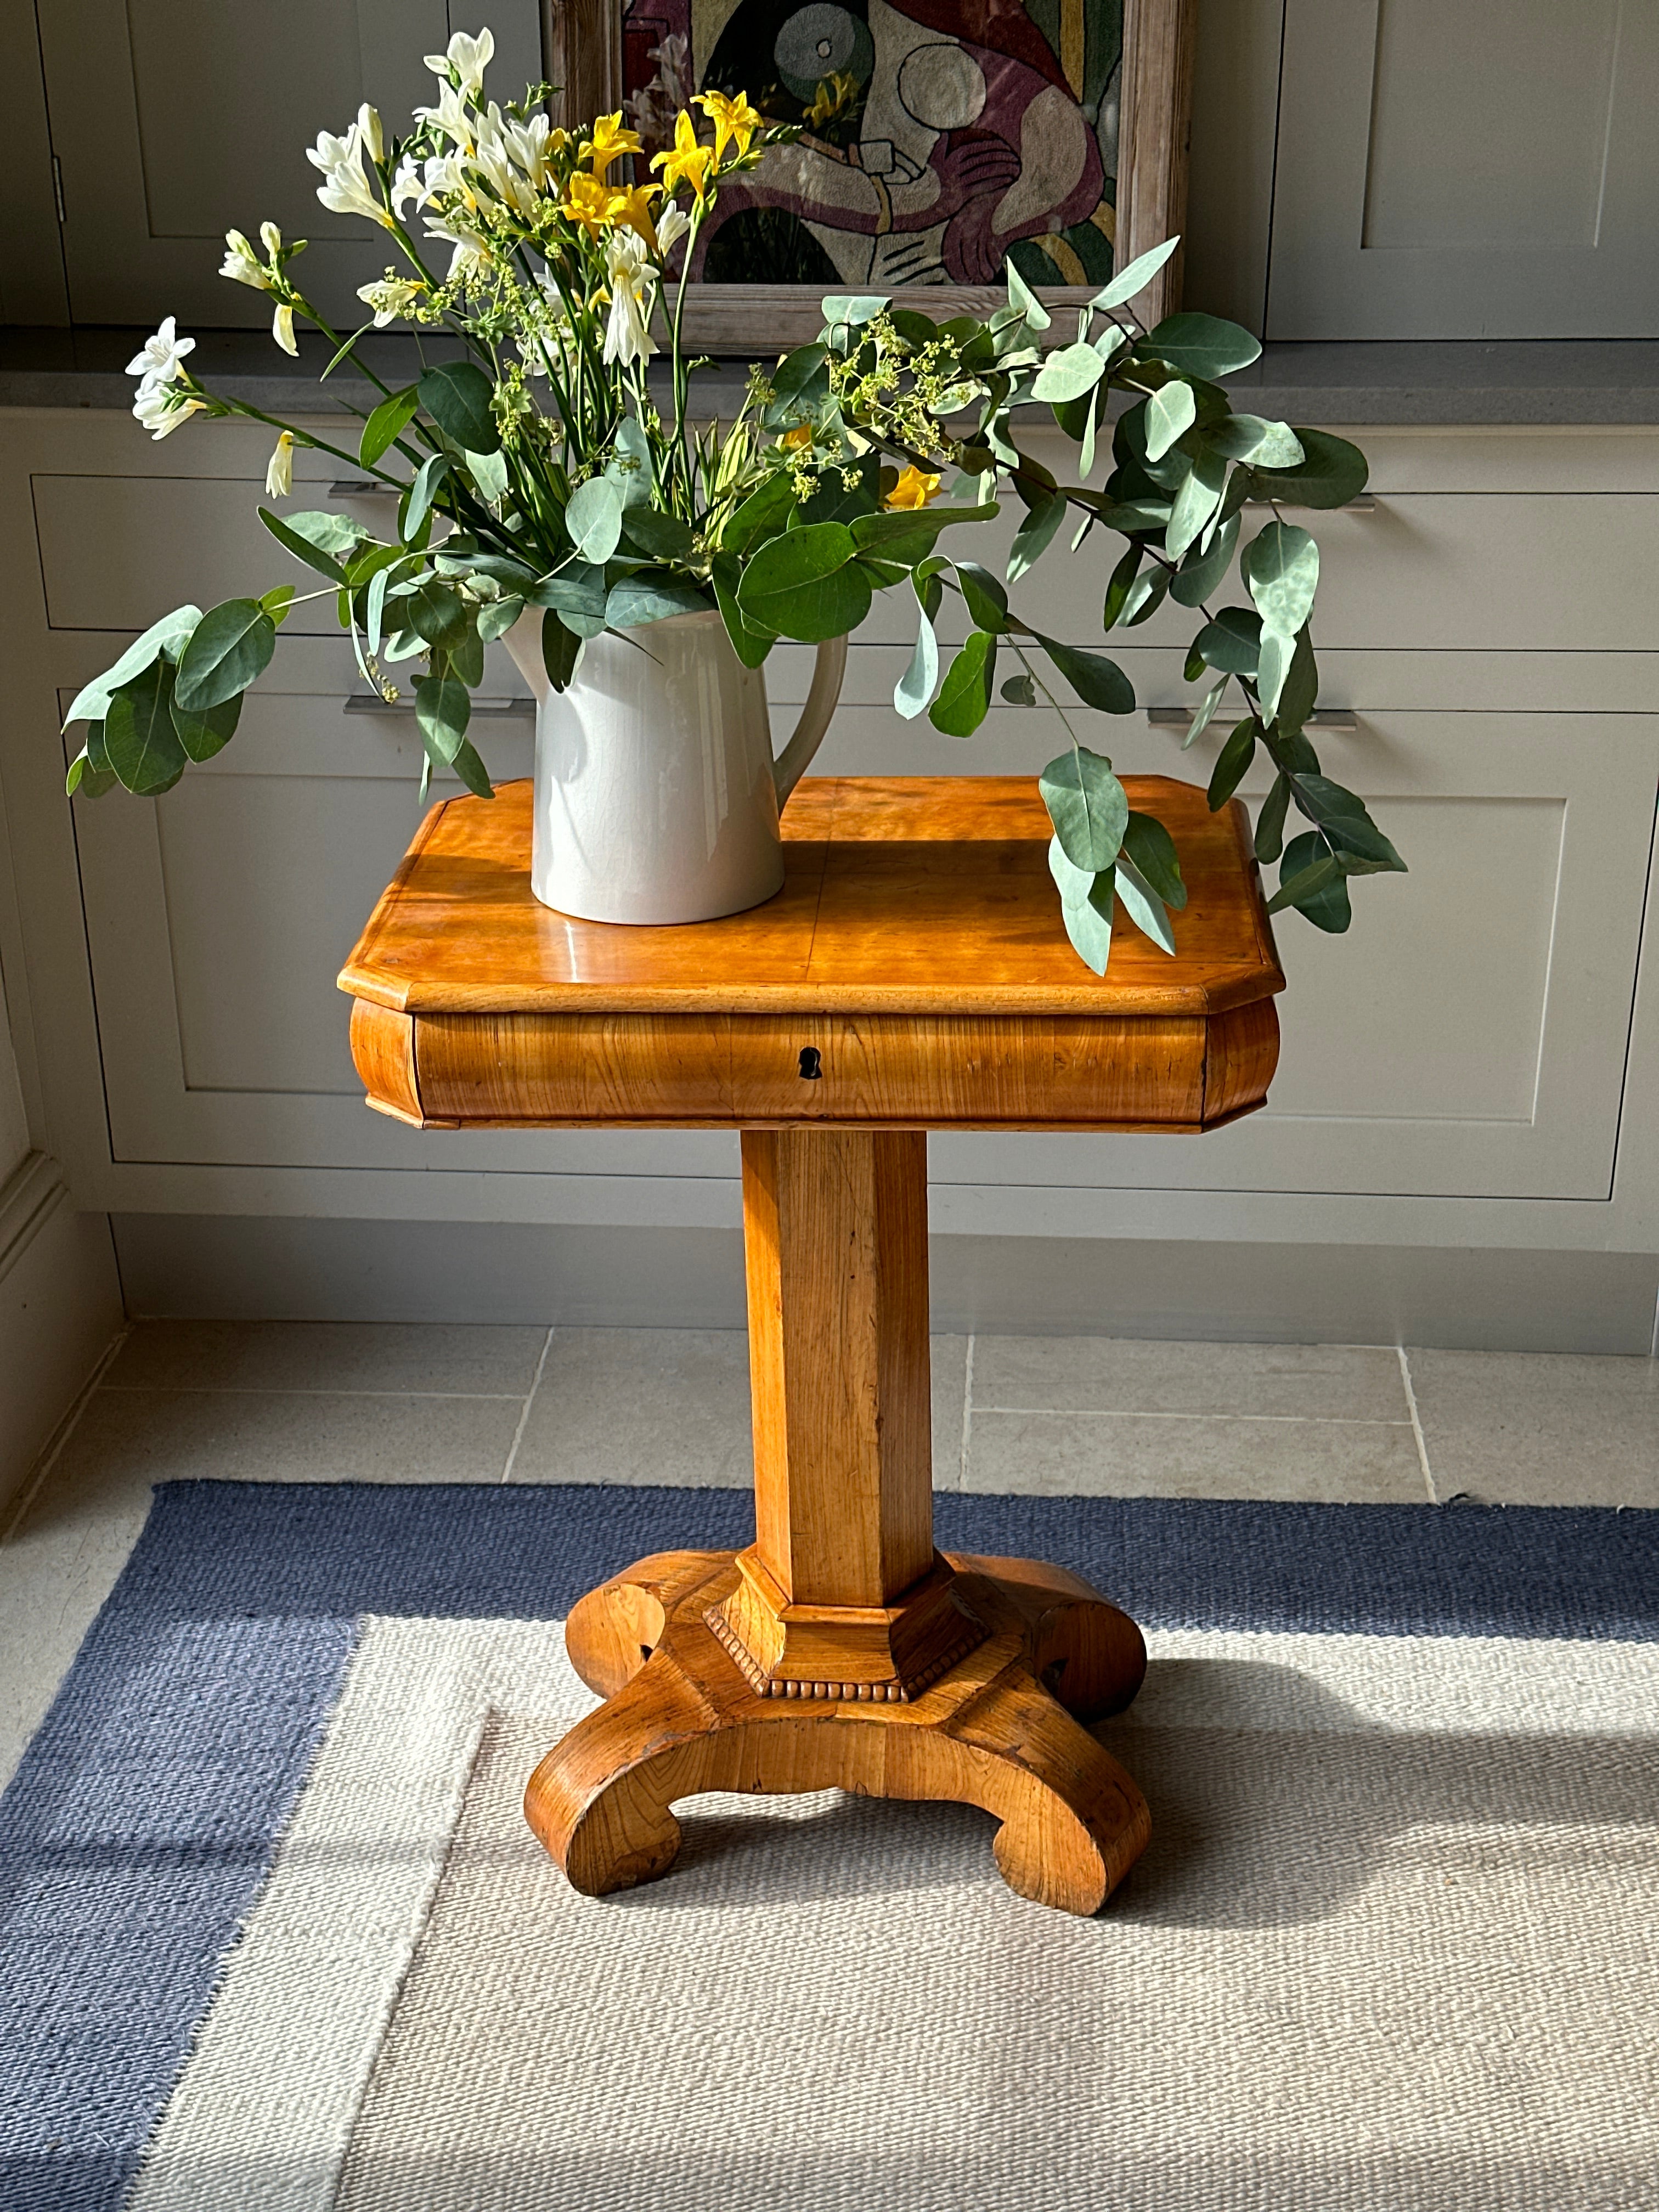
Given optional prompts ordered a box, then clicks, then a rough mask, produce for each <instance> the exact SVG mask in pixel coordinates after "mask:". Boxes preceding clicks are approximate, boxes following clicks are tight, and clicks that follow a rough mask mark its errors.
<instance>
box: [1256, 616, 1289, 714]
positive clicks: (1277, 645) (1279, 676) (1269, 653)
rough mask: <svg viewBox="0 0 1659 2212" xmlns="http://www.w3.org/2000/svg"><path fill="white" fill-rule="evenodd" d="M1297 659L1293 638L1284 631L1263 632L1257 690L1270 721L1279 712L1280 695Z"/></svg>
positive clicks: (1262, 707)
mask: <svg viewBox="0 0 1659 2212" xmlns="http://www.w3.org/2000/svg"><path fill="white" fill-rule="evenodd" d="M1294 659H1296V640H1295V639H1294V638H1293V637H1286V636H1285V634H1284V632H1283V631H1282V630H1276V629H1263V630H1262V633H1261V659H1260V660H1259V661H1258V663H1257V665H1256V671H1255V688H1256V691H1257V693H1258V695H1259V696H1260V698H1261V711H1262V713H1263V714H1266V715H1267V716H1268V717H1269V718H1270V719H1271V718H1272V717H1273V715H1275V714H1277V713H1278V712H1279V695H1280V693H1281V692H1282V691H1283V690H1284V688H1285V678H1286V677H1287V676H1288V675H1289V674H1290V672H1291V662H1292V661H1293V660H1294Z"/></svg>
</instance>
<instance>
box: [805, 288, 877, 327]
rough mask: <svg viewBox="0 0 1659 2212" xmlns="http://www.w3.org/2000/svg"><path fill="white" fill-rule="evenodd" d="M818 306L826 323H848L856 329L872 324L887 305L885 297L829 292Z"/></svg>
mask: <svg viewBox="0 0 1659 2212" xmlns="http://www.w3.org/2000/svg"><path fill="white" fill-rule="evenodd" d="M819 304H820V307H821V310H822V313H823V319H824V321H825V322H826V323H828V324H830V325H834V324H836V323H850V324H851V325H853V326H854V329H857V328H858V327H859V326H860V325H862V324H864V323H872V322H874V320H875V319H876V317H877V316H878V314H879V313H881V311H882V309H883V308H884V307H885V306H886V305H887V295H885V293H880V294H878V293H872V292H831V293H830V294H829V295H828V296H827V297H826V298H825V299H824V300H823V301H821V302H820V303H819Z"/></svg>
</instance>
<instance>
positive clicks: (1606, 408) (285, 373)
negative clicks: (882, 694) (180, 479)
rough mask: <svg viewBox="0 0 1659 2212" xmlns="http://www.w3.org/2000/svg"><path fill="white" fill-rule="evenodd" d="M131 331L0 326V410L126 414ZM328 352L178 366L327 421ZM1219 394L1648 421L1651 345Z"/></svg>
mask: <svg viewBox="0 0 1659 2212" xmlns="http://www.w3.org/2000/svg"><path fill="white" fill-rule="evenodd" d="M144 335H145V333H144V332H143V331H126V330H104V329H98V330H93V329H82V330H73V331H54V330H22V329H3V328H0V406H3V407H129V406H131V403H132V383H131V379H130V378H129V377H128V376H127V375H126V374H125V362H127V361H128V360H129V359H130V358H131V356H132V354H133V353H135V352H136V351H137V347H138V344H139V343H140V342H141V340H142V339H143V337H144ZM363 351H364V353H365V355H366V356H368V359H369V360H370V361H371V362H372V364H373V366H374V369H375V371H376V373H377V374H380V375H382V376H384V377H385V378H386V380H387V381H388V382H389V383H392V384H401V383H405V382H407V381H408V380H410V377H411V376H413V375H417V374H419V361H418V358H417V356H416V351H415V347H414V343H413V341H412V340H411V339H410V338H408V337H399V336H397V335H395V334H388V335H386V337H380V338H378V339H377V338H370V339H367V340H365V341H364V342H363ZM327 359H328V352H327V349H326V348H325V346H323V345H322V344H321V343H319V342H315V341H313V340H310V339H307V340H304V341H302V342H301V357H300V359H299V360H298V361H290V360H289V359H288V358H287V356H284V355H283V354H281V353H279V352H277V350H276V348H275V346H274V345H273V344H272V343H271V341H270V338H269V337H266V336H265V335H264V333H263V332H260V331H200V332H197V348H196V351H195V354H194V355H193V356H192V357H191V368H193V369H195V370H196V371H197V374H199V375H200V376H201V378H202V380H203V382H204V384H206V385H207V386H209V387H210V389H212V390H214V391H216V392H222V393H223V394H224V396H225V397H226V398H234V399H238V400H240V401H241V402H243V404H246V405H248V406H252V407H258V408H260V409H263V410H264V411H265V412H267V413H269V414H272V415H277V416H289V415H300V414H318V413H326V412H329V411H331V409H330V404H329V395H330V394H331V392H338V395H339V398H340V399H341V400H343V401H346V402H349V403H350V404H353V405H358V406H361V405H364V404H368V405H372V404H373V403H374V400H375V399H376V398H378V397H379V396H380V395H379V394H378V393H377V392H375V391H374V388H373V386H370V385H368V384H367V383H365V382H364V381H363V380H361V379H360V378H355V377H354V378H346V379H343V380H341V381H339V382H338V383H337V384H334V385H330V386H319V385H318V384H317V382H316V378H317V376H318V374H319V372H320V370H321V369H322V368H324V366H325V363H326V362H327ZM743 377H744V369H743V365H742V364H741V363H739V362H720V363H717V364H715V365H714V367H712V368H709V369H708V370H705V371H704V372H702V374H701V375H700V377H699V379H698V381H697V386H696V390H697V393H698V396H699V397H700V398H702V400H703V402H704V404H720V403H727V404H730V403H732V402H734V401H735V399H736V398H737V396H738V392H740V390H741V388H742V384H743ZM1228 384H1229V386H1230V388H1231V391H1232V392H1233V395H1234V398H1235V399H1236V401H1237V403H1239V404H1241V405H1243V406H1246V407H1248V408H1249V409H1250V410H1251V411H1252V412H1253V413H1255V414H1259V415H1266V416H1270V417H1273V418H1274V419H1281V420H1288V421H1291V422H1311V423H1328V424H1332V425H1337V426H1340V425H1345V424H1350V423H1352V424H1366V423H1374V424H1380V423H1400V424H1412V423H1512V424H1524V423H1540V424H1566V425H1571V424H1587V423H1620V422H1628V423H1653V424H1659V340H1656V339H1650V338H1612V339H1561V338H1532V339H1501V340H1492V341H1487V340H1484V339H1479V340H1477V339H1455V340H1432V341H1431V340H1421V339H1409V340H1397V341H1394V342H1390V343H1382V342H1372V341H1367V342H1364V343H1317V344H1305V345H1270V346H1269V347H1268V348H1267V350H1266V351H1265V353H1264V354H1263V355H1262V356H1261V360H1260V361H1259V362H1256V363H1255V366H1254V367H1253V368H1249V369H1246V370H1245V371H1244V372H1243V374H1242V375H1238V376H1235V377H1231V378H1229V379H1228Z"/></svg>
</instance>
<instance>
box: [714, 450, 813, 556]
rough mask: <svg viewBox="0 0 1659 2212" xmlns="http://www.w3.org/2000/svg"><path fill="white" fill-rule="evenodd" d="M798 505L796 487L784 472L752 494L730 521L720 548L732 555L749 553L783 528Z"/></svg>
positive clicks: (758, 486) (722, 533)
mask: <svg viewBox="0 0 1659 2212" xmlns="http://www.w3.org/2000/svg"><path fill="white" fill-rule="evenodd" d="M794 505H795V492H794V487H793V484H791V483H790V481H789V478H788V477H787V476H786V475H785V474H784V473H783V471H781V470H780V471H779V472H778V473H777V475H776V476H770V477H766V478H765V480H764V481H763V483H760V484H759V485H757V488H756V489H754V490H753V491H751V492H750V495H749V496H748V498H747V499H745V500H744V501H743V503H742V505H741V506H740V507H738V508H737V509H736V511H735V512H734V513H732V515H731V516H730V517H729V518H728V519H727V521H726V527H725V528H724V529H723V530H722V531H721V532H720V544H722V545H723V546H725V547H726V550H728V551H730V552H733V553H746V552H748V551H749V550H750V547H751V546H754V545H757V544H759V543H760V541H761V540H762V539H763V538H769V537H771V535H772V534H773V532H775V531H778V530H781V529H782V528H783V526H784V523H785V520H787V517H788V516H789V514H790V513H792V512H793V508H794Z"/></svg>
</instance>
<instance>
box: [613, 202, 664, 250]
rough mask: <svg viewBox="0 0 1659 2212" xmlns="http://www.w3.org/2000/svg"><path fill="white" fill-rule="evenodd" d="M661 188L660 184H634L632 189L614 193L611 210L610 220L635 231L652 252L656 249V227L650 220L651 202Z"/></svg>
mask: <svg viewBox="0 0 1659 2212" xmlns="http://www.w3.org/2000/svg"><path fill="white" fill-rule="evenodd" d="M661 190H662V186H661V185H635V186H634V187H633V189H632V191H626V192H617V194H616V195H615V197H614V200H613V204H612V206H611V222H615V223H620V224H622V225H623V226H624V227H625V228H627V229H629V230H632V231H635V232H637V233H638V234H639V235H640V237H641V238H642V239H643V240H645V242H646V244H647V246H649V247H650V248H651V251H652V252H653V253H654V252H656V251H657V227H656V225H655V224H654V223H653V222H652V220H651V202H652V199H653V196H654V195H655V194H656V193H658V192H659V191H661Z"/></svg>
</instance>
